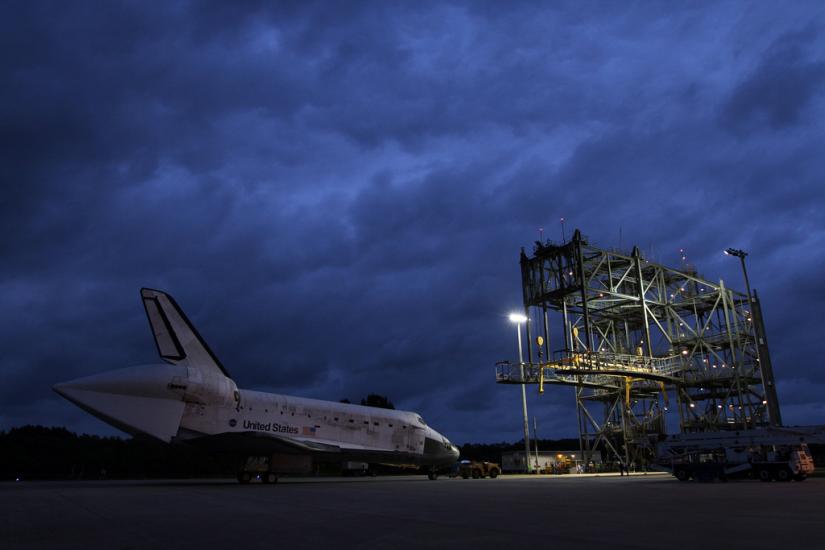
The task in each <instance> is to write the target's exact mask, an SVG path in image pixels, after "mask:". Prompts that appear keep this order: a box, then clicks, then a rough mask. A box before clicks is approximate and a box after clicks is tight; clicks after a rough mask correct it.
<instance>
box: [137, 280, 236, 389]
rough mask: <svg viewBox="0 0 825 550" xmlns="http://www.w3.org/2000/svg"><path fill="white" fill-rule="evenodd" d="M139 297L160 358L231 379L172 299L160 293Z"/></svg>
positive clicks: (149, 291) (144, 290) (144, 293)
mask: <svg viewBox="0 0 825 550" xmlns="http://www.w3.org/2000/svg"><path fill="white" fill-rule="evenodd" d="M140 296H141V298H142V299H143V307H144V308H145V309H146V316H147V317H148V318H149V325H151V327H152V334H153V335H154V337H155V344H156V345H157V347H158V353H160V356H161V357H162V358H163V359H164V360H165V361H167V362H168V363H172V364H173V365H177V364H184V365H187V366H189V367H194V368H198V369H201V370H204V371H213V372H214V373H221V374H222V375H224V376H226V377H227V378H230V379H231V378H232V377H231V376H230V375H229V372H227V370H226V369H225V368H224V367H223V365H222V364H221V362H220V361H219V360H218V358H217V357H216V356H215V354H214V353H213V352H212V350H211V349H209V346H207V345H206V342H205V341H204V340H203V338H201V336H200V334H198V331H197V330H195V327H194V326H193V325H192V323H191V322H190V321H189V319H188V318H187V317H186V315H185V314H184V313H183V310H182V309H181V308H180V306H178V304H177V302H175V299H174V298H172V297H171V296H169V295H168V294H166V293H165V292H162V291H160V290H153V289H151V288H142V289H141V290H140Z"/></svg>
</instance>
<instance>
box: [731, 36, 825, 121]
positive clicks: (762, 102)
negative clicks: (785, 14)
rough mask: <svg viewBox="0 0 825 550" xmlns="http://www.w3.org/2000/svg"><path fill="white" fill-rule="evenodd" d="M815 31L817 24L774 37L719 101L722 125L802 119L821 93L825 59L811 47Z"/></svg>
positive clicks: (824, 88)
mask: <svg viewBox="0 0 825 550" xmlns="http://www.w3.org/2000/svg"><path fill="white" fill-rule="evenodd" d="M820 32H821V29H820V28H818V26H817V25H816V24H809V25H807V26H806V27H805V28H804V29H799V30H797V29H794V30H791V31H789V32H787V33H785V34H783V35H782V36H780V37H779V38H777V39H776V40H775V41H774V42H773V43H772V44H771V45H770V46H769V47H768V49H767V50H766V51H765V53H764V54H763V55H762V60H761V62H760V63H759V66H758V67H757V68H756V69H755V70H754V72H753V73H752V74H751V75H749V76H748V77H747V78H746V79H745V80H744V81H743V82H742V83H740V84H739V85H738V86H737V87H736V88H735V90H734V91H733V93H732V94H731V96H730V98H729V99H728V100H727V102H726V103H725V104H724V105H723V107H722V121H723V124H724V125H725V126H726V127H728V128H729V129H731V130H733V131H734V132H736V133H739V134H741V133H745V132H748V131H752V130H756V129H759V128H760V127H768V128H769V129H771V130H775V131H776V130H782V129H785V128H788V127H791V126H795V125H797V124H799V123H801V122H803V120H802V119H803V116H804V115H805V114H806V113H808V108H809V105H810V103H811V102H812V101H813V100H814V99H815V98H816V97H817V96H822V95H823V92H825V60H823V59H822V57H821V51H816V47H817V46H818V44H817V39H818V35H819V33H820ZM811 50H814V51H811ZM815 112H816V111H815ZM819 112H821V110H819ZM813 114H814V113H809V115H813ZM814 116H815V115H814Z"/></svg>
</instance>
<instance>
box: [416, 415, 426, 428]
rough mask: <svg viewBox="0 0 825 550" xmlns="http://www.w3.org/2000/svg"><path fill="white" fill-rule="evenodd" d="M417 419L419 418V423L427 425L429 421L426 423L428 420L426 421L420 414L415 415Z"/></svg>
mask: <svg viewBox="0 0 825 550" xmlns="http://www.w3.org/2000/svg"><path fill="white" fill-rule="evenodd" d="M415 419H416V420H418V423H419V424H421V425H422V426H426V425H427V423H426V422H424V419H423V418H421V417H420V416H416V417H415Z"/></svg>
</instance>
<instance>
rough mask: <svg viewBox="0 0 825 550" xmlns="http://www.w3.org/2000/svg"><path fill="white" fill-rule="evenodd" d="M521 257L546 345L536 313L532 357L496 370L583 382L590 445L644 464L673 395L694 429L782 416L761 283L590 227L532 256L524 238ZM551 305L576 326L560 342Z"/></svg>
mask: <svg viewBox="0 0 825 550" xmlns="http://www.w3.org/2000/svg"><path fill="white" fill-rule="evenodd" d="M520 264H521V278H522V295H523V302H524V310H525V313H526V315H527V316H528V317H529V318H530V319H531V320H533V321H534V322H537V323H538V324H539V325H540V326H541V327H542V331H543V333H544V338H543V339H540V340H539V341H540V342H542V343H543V346H544V349H542V344H541V343H538V342H537V343H538V346H537V354H536V356H537V358H538V359H537V361H535V362H534V361H533V356H534V354H533V352H532V347H533V342H531V341H530V339H529V326H530V324H531V323H529V322H528V323H527V330H528V347H527V355H528V359H527V362H526V363H524V364H512V363H508V362H503V363H499V364H497V365H496V381H497V382H499V383H503V384H539V386H540V391H543V388H544V385H545V384H556V385H568V386H574V388H575V396H576V407H577V418H578V423H579V435H580V441H581V446H582V449H581V450H582V452H583V453H584V455H585V456H587V455H588V453H593V452H596V450H598V449H606V450H607V451H608V453H610V454H612V455H614V457H615V458H616V459H618V460H622V461H625V462H635V463H637V464H638V465H642V463H644V462H645V461H646V459H647V457H646V456H645V453H646V449H649V448H650V444H649V443H650V441H651V440H652V439H655V438H658V437H659V436H660V435H662V434H664V433H665V414H666V413H667V412H668V411H669V410H671V407H670V406H669V405H670V402H671V401H672V400H673V401H675V403H676V406H675V408H674V409H675V411H676V412H677V413H678V415H679V426H680V430H681V431H683V432H691V431H708V430H726V429H747V428H753V427H757V426H766V425H768V424H769V423H771V420H770V419H779V418H780V416H779V403H778V399H777V397H776V390H775V386H774V383H773V372H772V367H771V363H770V356H769V353H768V349H767V338H766V337H765V336H764V334H765V333H764V326H763V323H762V316H761V309H760V307H759V302H758V299H757V298H756V293H754V294H753V296H752V298H751V301H750V303H749V300H748V297H747V295H746V294H744V293H739V292H734V291H732V290H730V289H729V288H726V286H725V284H724V282H722V281H719V282H713V281H709V280H706V279H704V278H702V277H700V276H699V275H698V274H697V273H696V271H695V269H693V268H692V267H690V266H683V267H682V268H680V269H676V268H672V267H668V266H665V265H661V264H657V263H654V262H650V261H648V260H646V259H645V258H644V257H643V256H642V254H641V251H640V250H639V249H638V248H637V247H634V249H633V250H632V252H631V253H630V254H626V253H623V252H620V251H616V250H607V249H601V248H598V247H596V246H593V245H591V244H589V243H588V242H587V240H586V239H585V238H584V237H583V236H582V234H581V232H580V231H579V230H576V231H575V233H574V235H573V238H572V240H571V241H569V242H566V243H561V244H558V243H552V242H550V241H547V242H536V245H535V247H534V249H533V254H532V256H528V255H527V254H526V253H525V251H524V250H523V249H522V251H521V256H520ZM551 312H558V313H560V314H561V319H562V327H561V330H562V331H563V334H564V338H563V348H562V349H558V350H555V351H553V350H551V348H550V344H549V341H550V333H551V330H550V324H549V315H548V313H551ZM534 332H536V333H538V332H539V330H538V329H537V330H535V331H534ZM757 335H759V336H757ZM757 346H759V347H757ZM763 365H764V367H763ZM762 368H764V369H765V372H762V371H761V370H760V369H762ZM763 374H764V375H766V376H764V377H763ZM763 380H765V382H764V385H766V386H768V387H767V388H765V387H763ZM766 390H767V391H766ZM769 411H770V415H769V414H768V412H769ZM774 423H776V422H775V421H774ZM588 460H589V459H588Z"/></svg>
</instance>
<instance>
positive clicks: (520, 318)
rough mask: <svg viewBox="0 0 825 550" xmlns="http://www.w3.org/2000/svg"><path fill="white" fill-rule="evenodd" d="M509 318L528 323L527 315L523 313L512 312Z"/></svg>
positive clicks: (516, 321)
mask: <svg viewBox="0 0 825 550" xmlns="http://www.w3.org/2000/svg"><path fill="white" fill-rule="evenodd" d="M509 319H510V321H511V322H513V323H526V322H527V317H525V316H524V315H522V314H521V313H511V314H510V317H509Z"/></svg>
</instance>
